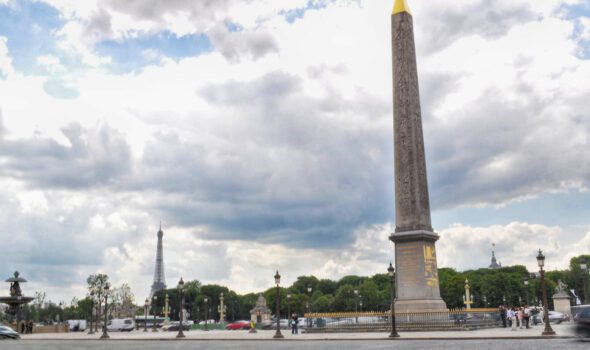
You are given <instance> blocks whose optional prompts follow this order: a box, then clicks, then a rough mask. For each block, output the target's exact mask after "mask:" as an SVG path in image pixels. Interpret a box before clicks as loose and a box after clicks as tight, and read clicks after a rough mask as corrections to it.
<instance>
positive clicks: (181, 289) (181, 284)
mask: <svg viewBox="0 0 590 350" xmlns="http://www.w3.org/2000/svg"><path fill="white" fill-rule="evenodd" d="M178 293H179V294H180V327H179V328H178V334H177V335H176V338H185V336H184V333H183V332H182V321H183V318H184V310H183V307H184V281H183V280H182V277H180V281H178Z"/></svg>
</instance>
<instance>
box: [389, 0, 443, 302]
mask: <svg viewBox="0 0 590 350" xmlns="http://www.w3.org/2000/svg"><path fill="white" fill-rule="evenodd" d="M391 34H392V44H393V130H394V149H395V151H394V156H395V221H396V227H395V232H394V233H393V234H391V236H390V237H389V239H391V241H393V242H394V244H395V263H396V267H397V273H396V295H397V299H396V302H395V310H396V312H404V311H426V310H431V311H440V310H447V307H446V305H445V303H444V301H443V300H442V298H441V297H440V288H439V282H438V268H437V264H436V249H435V242H436V241H437V240H438V238H439V236H438V234H436V233H435V232H433V230H432V225H431V223H430V203H429V202H430V200H429V197H428V181H427V178H426V159H425V156H424V139H423V135H422V116H421V112H420V94H419V89H418V70H417V67H416V48H415V44H414V25H413V19H412V15H411V13H410V11H409V8H408V5H407V3H406V0H395V4H394V7H393V13H392V15H391Z"/></svg>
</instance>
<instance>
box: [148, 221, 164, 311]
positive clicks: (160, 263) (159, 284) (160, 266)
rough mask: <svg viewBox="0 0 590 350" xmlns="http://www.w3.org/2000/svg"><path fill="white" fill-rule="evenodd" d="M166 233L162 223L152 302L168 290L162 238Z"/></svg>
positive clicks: (159, 232)
mask: <svg viewBox="0 0 590 350" xmlns="http://www.w3.org/2000/svg"><path fill="white" fill-rule="evenodd" d="M163 237H164V232H162V223H160V230H158V247H157V250H156V268H155V270H154V283H152V290H151V292H150V298H149V299H150V300H152V298H151V297H152V296H153V295H154V294H155V293H157V292H159V291H161V290H164V289H166V277H165V276H164V248H163V246H162V238H163Z"/></svg>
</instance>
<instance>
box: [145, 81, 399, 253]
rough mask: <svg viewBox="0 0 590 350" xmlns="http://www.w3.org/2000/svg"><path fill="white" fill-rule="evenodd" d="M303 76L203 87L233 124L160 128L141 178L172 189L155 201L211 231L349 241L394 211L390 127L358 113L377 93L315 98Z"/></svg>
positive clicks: (299, 241) (297, 240)
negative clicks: (172, 131) (187, 133)
mask: <svg viewBox="0 0 590 350" xmlns="http://www.w3.org/2000/svg"><path fill="white" fill-rule="evenodd" d="M301 86H302V82H301V80H300V78H298V77H296V76H292V75H289V74H286V73H282V72H274V73H271V74H268V75H265V76H263V77H261V78H260V79H256V80H254V81H250V82H230V83H226V84H222V85H210V86H208V87H206V88H204V89H202V90H200V91H199V94H200V95H201V96H202V97H204V98H205V99H206V100H207V101H209V102H210V103H211V104H213V105H215V106H217V107H219V108H222V109H224V110H228V113H227V116H226V118H227V119H228V120H227V123H229V124H231V125H232V128H231V130H226V131H225V132H226V134H223V135H222V136H223V138H222V139H221V140H215V139H210V138H209V139H202V140H200V139H199V137H198V135H195V137H194V139H192V140H185V139H182V138H180V137H174V135H164V134H162V135H159V136H158V137H156V138H157V139H158V140H159V142H157V143H150V144H148V145H147V147H146V149H145V152H144V157H143V159H142V162H141V167H140V170H139V171H140V172H141V173H142V174H145V176H142V179H141V180H140V181H137V182H136V183H135V186H138V187H137V188H138V189H139V188H143V189H152V190H156V191H161V192H165V193H167V195H166V196H164V198H160V199H159V200H158V203H157V204H154V205H155V206H156V207H157V208H159V210H161V211H163V212H165V213H166V216H168V217H172V218H173V221H174V222H178V223H181V224H182V225H186V226H189V227H190V226H195V225H206V226H209V228H210V229H209V230H208V233H207V238H210V239H256V240H257V241H262V242H290V243H291V244H294V245H297V246H306V247H313V246H327V245H331V246H339V245H343V244H348V243H350V242H351V241H352V240H353V239H354V237H353V231H354V230H355V229H356V228H357V227H358V226H359V225H360V224H362V223H365V222H371V223H373V222H382V221H386V220H387V219H388V218H389V214H390V213H392V209H391V194H392V188H391V184H392V181H391V177H390V176H391V170H392V167H389V166H383V164H387V163H388V162H389V161H390V159H391V140H390V137H391V135H390V132H389V130H390V129H389V128H385V129H384V128H383V127H381V125H380V124H379V123H376V122H375V123H372V122H370V121H369V122H366V123H365V122H358V121H357V122H352V121H353V120H354V115H355V114H356V113H357V112H358V111H357V108H359V104H365V105H368V104H370V103H371V100H368V101H362V103H361V101H360V100H361V99H363V98H362V95H361V96H360V97H359V98H358V100H356V99H354V100H352V101H348V102H347V103H342V104H340V105H338V107H336V106H332V107H331V108H329V109H326V108H323V106H325V105H326V103H327V102H326V101H329V100H332V99H334V98H336V97H334V96H332V95H328V96H326V97H324V98H313V97H311V96H308V95H307V94H305V93H304V92H303V91H302V89H301ZM373 102H375V106H374V107H373V108H372V110H374V111H383V110H385V111H386V112H387V108H385V109H384V107H383V101H373ZM360 108H363V107H360ZM369 110H371V109H370V108H369ZM234 112H235V113H234ZM218 131H219V132H220V133H221V130H218ZM217 136H221V135H220V134H217Z"/></svg>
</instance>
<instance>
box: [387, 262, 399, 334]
mask: <svg viewBox="0 0 590 350" xmlns="http://www.w3.org/2000/svg"><path fill="white" fill-rule="evenodd" d="M387 274H388V275H389V283H391V334H389V338H399V334H398V333H397V330H396V329H395V268H394V267H393V265H392V264H391V263H389V267H388V268H387Z"/></svg>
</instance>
